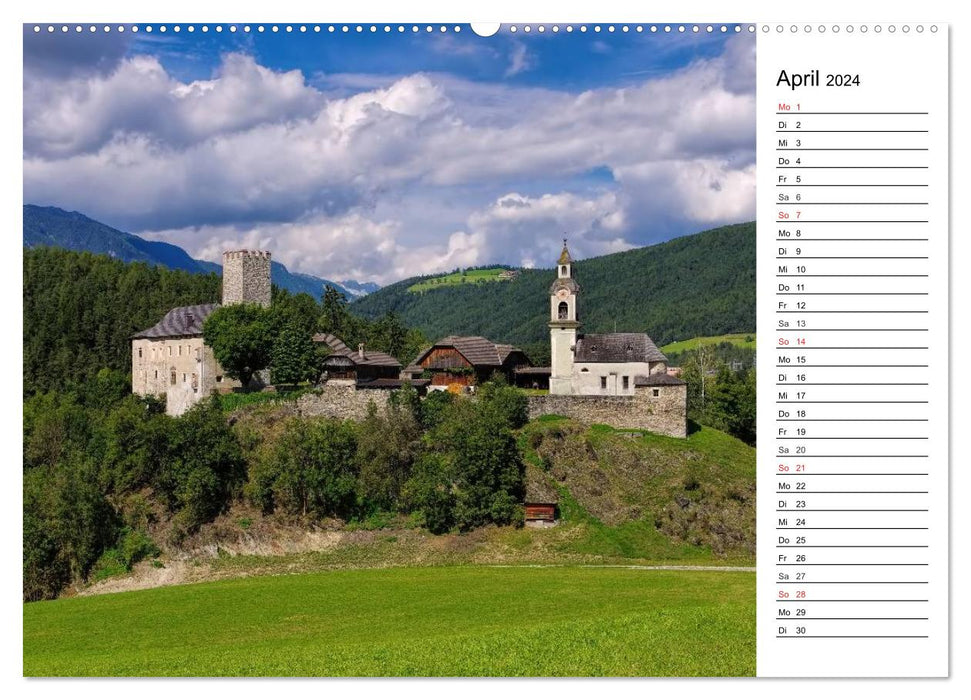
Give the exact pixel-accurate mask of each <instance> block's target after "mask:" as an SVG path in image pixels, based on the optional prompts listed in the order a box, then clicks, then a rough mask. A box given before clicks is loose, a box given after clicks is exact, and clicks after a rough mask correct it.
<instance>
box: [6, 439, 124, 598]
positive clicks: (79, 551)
mask: <svg viewBox="0 0 971 700" xmlns="http://www.w3.org/2000/svg"><path fill="white" fill-rule="evenodd" d="M96 477H97V470H96V467H95V465H94V464H93V463H92V462H91V461H89V460H85V459H84V458H83V457H81V456H78V455H74V456H72V457H71V458H70V459H68V460H67V461H66V462H65V463H64V464H62V465H58V466H56V467H53V468H44V469H41V468H35V469H32V470H30V471H29V472H28V473H27V474H25V475H24V539H23V544H24V552H23V560H24V599H25V600H42V599H44V598H53V597H56V596H57V594H58V592H60V590H61V588H63V587H64V586H65V585H66V584H67V583H68V582H69V581H71V580H76V581H80V580H84V579H85V578H87V576H88V573H89V572H90V571H91V568H92V566H93V565H94V563H95V561H97V559H98V557H99V556H100V555H101V553H102V552H103V551H104V550H105V549H106V548H108V547H109V546H111V545H112V544H114V543H115V541H116V538H117V534H118V527H119V518H118V514H117V513H116V512H115V510H114V508H112V507H111V504H110V503H109V502H108V501H107V499H106V498H105V496H104V494H103V493H102V491H101V489H99V488H98V483H97V478H96Z"/></svg>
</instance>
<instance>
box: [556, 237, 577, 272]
mask: <svg viewBox="0 0 971 700" xmlns="http://www.w3.org/2000/svg"><path fill="white" fill-rule="evenodd" d="M556 264H557V265H558V266H559V273H558V275H557V277H558V278H559V279H567V278H569V277H572V276H573V258H572V257H570V249H569V248H567V247H566V239H565V238H564V239H563V251H562V252H561V253H560V259H559V260H557V261H556Z"/></svg>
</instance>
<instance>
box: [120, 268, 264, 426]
mask: <svg viewBox="0 0 971 700" xmlns="http://www.w3.org/2000/svg"><path fill="white" fill-rule="evenodd" d="M270 262H271V261H270V253H269V252H267V251H262V250H231V251H226V252H225V253H223V275H222V276H223V301H222V303H223V305H229V304H241V303H251V304H262V305H263V306H269V305H270V290H271V284H270ZM219 306H220V305H219V304H199V305H196V306H179V307H176V308H174V309H172V310H171V311H169V312H168V313H167V314H165V316H163V317H162V320H161V321H159V322H158V323H156V324H155V325H154V326H152V327H151V328H146V329H145V330H143V331H141V332H139V333H136V334H135V335H134V336H132V348H131V350H132V352H131V357H132V368H131V378H132V393H135V394H141V395H149V394H153V395H156V396H162V395H164V396H165V404H166V412H167V413H169V414H170V415H174V416H177V415H181V414H182V413H184V412H185V411H186V410H187V409H188V408H189V407H191V406H192V405H193V404H195V403H197V402H198V401H199V400H200V399H202V398H205V397H206V396H209V395H210V394H212V393H213V392H215V391H220V390H222V391H231V390H232V389H233V388H237V387H239V386H240V384H239V382H238V381H236V380H234V379H230V378H229V377H226V376H224V375H223V371H222V368H221V367H220V366H219V363H218V362H216V358H215V357H214V356H213V354H212V350H211V349H210V348H209V347H208V346H207V345H206V344H205V343H203V340H202V324H203V323H204V322H205V320H206V318H207V317H208V316H209V314H211V313H212V312H213V311H214V310H216V309H218V308H219Z"/></svg>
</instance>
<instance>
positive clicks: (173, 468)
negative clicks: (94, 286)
mask: <svg viewBox="0 0 971 700" xmlns="http://www.w3.org/2000/svg"><path fill="white" fill-rule="evenodd" d="M245 476H246V474H245V464H244V463H243V459H242V453H241V451H240V447H239V443H238V442H237V441H236V437H235V435H234V434H233V432H232V430H231V429H230V427H229V425H228V424H227V422H226V417H225V416H224V415H223V413H222V409H221V408H220V406H219V400H218V397H215V396H213V397H210V398H209V399H208V400H206V401H202V402H200V403H198V404H196V405H195V406H193V407H192V408H191V409H190V410H189V411H187V412H186V413H184V414H183V415H182V416H181V417H179V418H177V419H175V420H173V421H172V430H171V435H170V437H169V450H168V457H167V459H166V460H165V464H164V466H163V469H162V471H161V472H160V474H159V475H158V476H157V477H156V480H155V485H156V488H157V489H158V491H159V492H160V493H161V494H162V495H163V497H164V498H165V500H166V502H167V505H168V507H169V510H170V511H173V512H174V513H175V514H176V521H177V522H176V524H177V528H176V533H175V534H176V537H179V536H181V535H184V534H188V533H190V532H192V531H194V530H196V529H197V528H198V527H199V526H200V525H202V524H203V523H205V522H207V521H209V520H211V519H212V518H214V517H215V516H216V515H218V514H219V513H220V512H222V511H223V510H224V509H225V508H226V507H227V506H228V505H229V502H230V499H231V497H232V495H233V494H234V492H235V491H236V490H237V488H238V487H239V486H241V485H242V482H243V480H244V479H245Z"/></svg>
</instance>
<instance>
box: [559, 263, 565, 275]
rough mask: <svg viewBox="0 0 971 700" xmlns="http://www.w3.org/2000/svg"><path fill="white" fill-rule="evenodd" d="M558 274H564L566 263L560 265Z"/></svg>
mask: <svg viewBox="0 0 971 700" xmlns="http://www.w3.org/2000/svg"><path fill="white" fill-rule="evenodd" d="M560 274H561V275H564V276H565V275H566V265H561V266H560Z"/></svg>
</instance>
